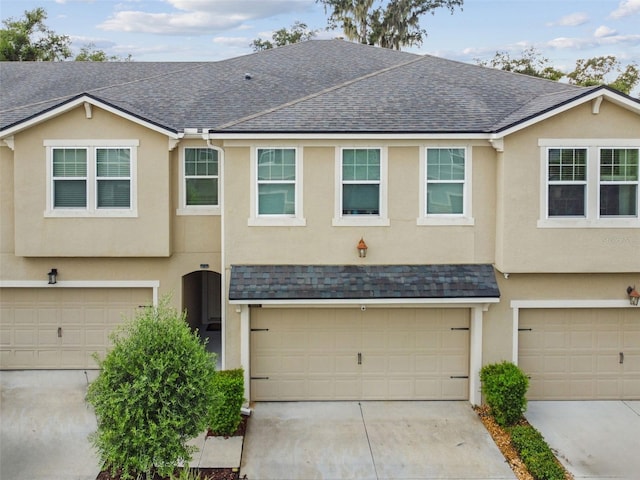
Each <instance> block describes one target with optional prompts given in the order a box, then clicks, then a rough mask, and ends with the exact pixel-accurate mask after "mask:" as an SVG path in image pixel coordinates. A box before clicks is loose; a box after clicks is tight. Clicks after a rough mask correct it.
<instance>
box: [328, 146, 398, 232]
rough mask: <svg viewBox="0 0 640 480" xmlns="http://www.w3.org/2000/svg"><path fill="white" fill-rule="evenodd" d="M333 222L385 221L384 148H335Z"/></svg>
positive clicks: (369, 223)
mask: <svg viewBox="0 0 640 480" xmlns="http://www.w3.org/2000/svg"><path fill="white" fill-rule="evenodd" d="M337 155H338V157H337V161H336V169H337V171H338V183H337V185H336V187H337V188H336V192H337V195H336V217H335V219H334V222H333V224H334V225H374V226H375V225H388V219H387V218H386V217H387V204H386V201H387V200H386V175H387V160H386V149H382V148H364V147H363V148H359V147H358V148H341V149H338V153H337Z"/></svg>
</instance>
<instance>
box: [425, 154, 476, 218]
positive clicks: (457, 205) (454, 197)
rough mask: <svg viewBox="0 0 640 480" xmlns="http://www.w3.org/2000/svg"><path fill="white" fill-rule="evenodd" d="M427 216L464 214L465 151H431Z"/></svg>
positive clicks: (428, 155)
mask: <svg viewBox="0 0 640 480" xmlns="http://www.w3.org/2000/svg"><path fill="white" fill-rule="evenodd" d="M426 172H427V178H426V193H427V195H426V214H427V216H429V215H463V214H464V213H465V211H464V205H465V199H464V195H465V181H466V173H465V172H466V169H465V149H464V148H428V149H427V168H426Z"/></svg>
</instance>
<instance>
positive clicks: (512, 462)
mask: <svg viewBox="0 0 640 480" xmlns="http://www.w3.org/2000/svg"><path fill="white" fill-rule="evenodd" d="M474 409H475V411H476V413H477V414H478V416H479V417H480V420H482V423H483V424H484V426H485V428H486V429H487V431H488V432H489V435H491V438H493V441H494V442H495V443H496V445H497V447H498V449H499V450H500V452H502V455H504V458H505V459H506V460H507V463H508V464H509V466H510V467H511V470H513V473H514V474H515V475H516V478H517V479H518V480H535V478H534V477H533V475H531V474H530V473H529V470H527V467H526V466H525V464H524V462H523V461H522V459H521V458H520V455H519V454H518V452H517V451H516V449H515V448H514V447H513V445H512V444H511V435H509V432H507V431H506V430H505V429H504V428H502V427H501V426H500V425H498V424H497V423H496V421H495V419H494V418H493V416H492V415H491V413H490V409H489V406H488V405H482V406H480V407H474ZM518 425H529V422H527V419H526V418H524V417H523V418H522V420H520V422H518ZM563 468H564V467H563ZM565 480H574V478H573V475H571V473H569V472H567V471H566V469H565Z"/></svg>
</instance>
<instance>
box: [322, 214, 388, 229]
mask: <svg viewBox="0 0 640 480" xmlns="http://www.w3.org/2000/svg"><path fill="white" fill-rule="evenodd" d="M390 224H391V222H389V219H388V218H381V217H372V216H365V215H362V216H352V217H339V218H334V219H333V220H332V222H331V225H332V226H334V227H388V226H389V225H390Z"/></svg>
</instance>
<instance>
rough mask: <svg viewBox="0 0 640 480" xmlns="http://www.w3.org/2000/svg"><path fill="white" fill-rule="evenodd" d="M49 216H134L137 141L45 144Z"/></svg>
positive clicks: (47, 213) (51, 142) (46, 142)
mask: <svg viewBox="0 0 640 480" xmlns="http://www.w3.org/2000/svg"><path fill="white" fill-rule="evenodd" d="M44 145H45V147H46V149H47V159H48V169H47V175H48V179H49V180H48V182H47V210H46V215H47V216H135V215H136V184H135V170H136V150H137V149H136V148H135V147H137V145H138V141H137V140H124V141H111V140H101V141H78V140H69V141H66V140H48V141H45V142H44Z"/></svg>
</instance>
